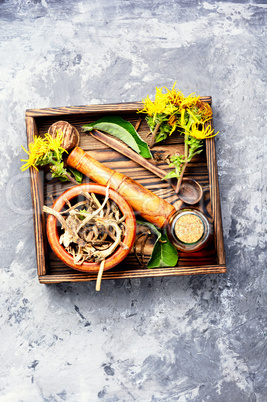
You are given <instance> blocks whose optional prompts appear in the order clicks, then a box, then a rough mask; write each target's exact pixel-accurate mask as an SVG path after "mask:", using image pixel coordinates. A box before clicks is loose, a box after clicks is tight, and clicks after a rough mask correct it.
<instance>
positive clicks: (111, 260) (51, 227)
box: [46, 184, 136, 273]
mask: <svg viewBox="0 0 267 402" xmlns="http://www.w3.org/2000/svg"><path fill="white" fill-rule="evenodd" d="M81 191H84V192H88V193H95V194H100V195H103V196H105V195H106V187H105V186H102V185H100V184H80V185H77V186H74V187H72V188H70V189H69V190H67V191H65V192H64V193H63V194H61V195H60V196H59V197H58V198H57V200H56V201H55V203H54V205H53V209H55V210H56V211H58V212H60V211H61V210H62V208H63V207H64V206H65V204H66V203H65V201H64V200H66V199H67V200H69V201H70V202H71V200H72V199H73V198H75V197H77V196H79V195H80V194H81ZM109 198H110V199H111V200H112V201H114V202H115V203H116V204H117V205H118V207H119V208H120V210H121V212H122V214H123V215H124V216H126V219H125V236H124V238H123V243H124V244H126V245H127V246H128V249H126V248H123V247H121V246H120V247H118V248H117V250H116V251H115V252H114V253H113V254H112V255H111V256H109V257H108V258H107V259H106V261H105V266H104V271H106V270H108V269H111V268H113V267H114V266H115V265H117V264H119V263H120V262H121V261H123V259H124V258H125V257H126V256H127V254H128V253H129V251H130V250H131V248H132V246H133V243H134V240H135V233H136V219H135V215H134V212H133V210H132V208H131V207H130V205H129V204H128V203H127V201H126V200H125V199H124V198H123V197H122V196H121V195H120V194H118V193H117V192H116V191H115V190H112V189H109ZM46 231H47V237H48V241H49V244H50V246H51V248H52V250H53V251H54V253H55V254H56V255H57V256H58V258H60V259H61V260H62V261H63V262H64V263H65V264H67V265H68V266H70V267H71V268H74V269H75V270H77V271H83V272H96V273H97V272H98V270H99V266H100V263H96V262H88V261H85V262H84V263H82V264H81V265H77V264H75V263H74V261H73V257H72V256H71V255H70V254H69V253H68V252H67V251H66V250H65V248H64V247H63V246H62V245H61V244H60V243H59V237H60V235H59V231H58V225H57V219H56V218H55V217H54V216H53V215H48V218H47V227H46Z"/></svg>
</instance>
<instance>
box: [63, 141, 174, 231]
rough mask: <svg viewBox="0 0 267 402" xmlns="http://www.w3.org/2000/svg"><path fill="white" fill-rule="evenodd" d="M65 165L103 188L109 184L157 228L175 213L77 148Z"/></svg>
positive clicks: (151, 195) (151, 194)
mask: <svg viewBox="0 0 267 402" xmlns="http://www.w3.org/2000/svg"><path fill="white" fill-rule="evenodd" d="M67 164H68V165H69V166H71V167H73V168H74V169H77V170H79V171H80V172H82V173H83V174H85V175H86V176H88V177H90V179H92V180H93V181H95V182H96V183H99V184H102V185H104V186H107V185H108V184H109V185H110V187H111V188H113V190H116V191H117V192H118V193H119V194H120V195H122V196H123V197H124V198H125V199H126V200H127V201H128V203H129V204H130V205H131V206H132V208H133V209H134V210H135V211H136V212H138V213H139V214H140V215H141V216H142V217H143V218H145V219H146V220H147V221H149V222H151V223H153V224H154V225H155V226H157V227H159V228H163V227H165V226H166V225H167V223H168V221H169V218H170V216H171V215H172V214H173V213H174V212H175V211H176V209H175V208H174V206H173V205H171V204H169V203H168V202H166V201H165V200H163V199H161V198H159V197H158V196H157V195H156V194H154V193H152V191H149V190H148V189H146V188H145V187H143V186H142V185H141V184H139V183H137V182H136V181H135V180H133V179H131V178H130V177H127V176H125V175H123V174H122V173H119V172H116V171H114V170H112V169H110V168H108V167H107V166H105V165H103V164H102V163H100V162H98V161H97V160H96V159H94V158H92V157H91V156H90V155H89V154H88V153H86V152H84V151H83V150H82V149H81V148H79V147H76V148H74V149H73V151H72V152H71V153H70V154H69V156H68V159H67Z"/></svg>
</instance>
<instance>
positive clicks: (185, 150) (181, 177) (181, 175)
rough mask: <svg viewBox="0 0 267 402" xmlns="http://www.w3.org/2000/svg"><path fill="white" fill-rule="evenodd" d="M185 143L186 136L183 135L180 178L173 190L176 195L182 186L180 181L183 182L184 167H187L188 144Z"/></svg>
mask: <svg viewBox="0 0 267 402" xmlns="http://www.w3.org/2000/svg"><path fill="white" fill-rule="evenodd" d="M187 141H188V134H185V136H184V157H185V158H184V165H183V168H182V171H181V174H180V177H179V179H178V181H177V186H176V189H175V192H176V194H179V191H180V187H181V184H182V181H183V176H184V172H185V168H186V166H187V164H188V162H189V161H188V143H187Z"/></svg>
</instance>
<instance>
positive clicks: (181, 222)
mask: <svg viewBox="0 0 267 402" xmlns="http://www.w3.org/2000/svg"><path fill="white" fill-rule="evenodd" d="M212 232H213V230H212V226H211V224H210V222H209V221H208V219H207V218H206V216H205V215H204V214H203V213H202V212H200V211H198V210H197V209H194V208H186V209H181V210H179V211H176V212H175V213H174V214H173V215H172V216H171V218H170V220H169V223H168V226H167V236H168V238H169V240H170V242H171V243H172V244H173V246H174V247H175V248H177V250H180V251H184V252H188V253H190V252H195V251H198V250H200V249H202V248H204V247H206V246H207V245H208V243H209V242H210V240H211V237H212Z"/></svg>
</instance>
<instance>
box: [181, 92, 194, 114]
mask: <svg viewBox="0 0 267 402" xmlns="http://www.w3.org/2000/svg"><path fill="white" fill-rule="evenodd" d="M198 101H199V96H195V94H194V93H192V94H190V95H188V96H187V97H186V98H184V99H183V100H182V101H181V104H180V110H181V109H189V108H190V107H192V106H195V105H197V102H198Z"/></svg>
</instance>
